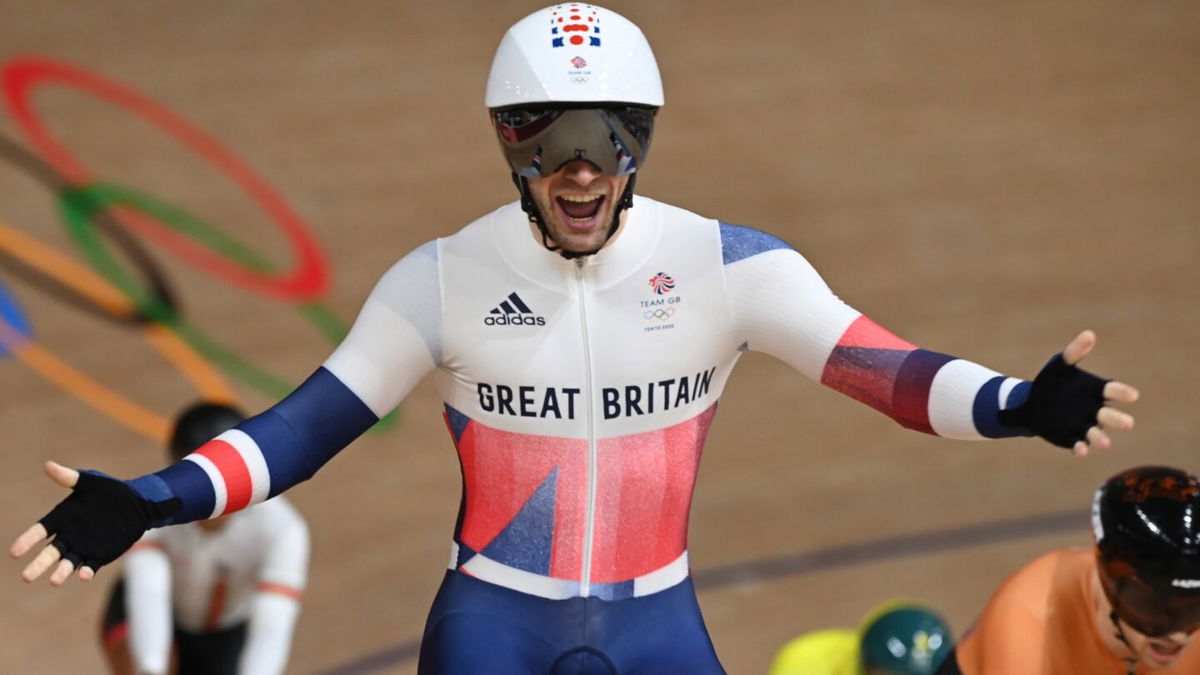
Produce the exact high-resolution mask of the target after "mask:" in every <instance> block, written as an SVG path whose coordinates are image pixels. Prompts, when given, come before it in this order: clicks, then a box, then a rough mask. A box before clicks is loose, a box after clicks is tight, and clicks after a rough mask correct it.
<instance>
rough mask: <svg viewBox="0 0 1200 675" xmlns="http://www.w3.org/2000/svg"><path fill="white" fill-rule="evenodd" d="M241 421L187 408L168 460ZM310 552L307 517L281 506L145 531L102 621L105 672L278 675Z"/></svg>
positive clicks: (236, 415) (217, 411)
mask: <svg viewBox="0 0 1200 675" xmlns="http://www.w3.org/2000/svg"><path fill="white" fill-rule="evenodd" d="M243 419H245V415H243V414H242V413H241V412H240V411H238V410H236V409H234V408H231V407H229V406H225V405H220V404H214V403H201V404H198V405H195V406H192V407H190V408H188V409H187V410H186V411H184V412H183V413H182V414H181V415H180V417H179V419H178V420H177V421H176V424H175V429H174V432H173V433H172V437H171V442H170V452H169V455H170V459H171V461H179V460H180V459H182V458H183V457H184V456H186V455H188V454H189V453H191V452H192V451H193V450H195V449H196V448H198V447H200V446H201V445H202V444H204V443H205V442H207V441H209V440H210V439H211V438H213V437H214V436H216V435H218V434H220V433H222V432H224V431H226V430H228V429H231V428H233V427H234V425H236V424H238V423H240V422H241V421H242V420H243ZM308 553H309V546H308V527H307V525H306V524H305V522H304V518H303V517H301V516H300V514H299V513H297V511H296V510H295V509H294V508H292V506H291V504H289V503H288V502H287V500H286V499H284V498H283V497H276V498H275V499H272V500H270V501H267V502H263V503H261V504H258V505H256V506H252V507H250V508H248V509H246V510H244V511H238V512H237V513H232V514H230V515H227V516H222V517H220V518H216V519H213V520H199V521H196V522H194V523H188V524H185V525H179V526H177V527H167V528H162V529H157V530H151V531H150V532H147V533H146V535H145V536H144V537H142V539H141V540H140V541H138V543H136V544H134V546H133V548H132V549H130V552H129V553H128V554H127V555H126V556H125V569H124V575H123V576H122V578H121V579H119V580H118V581H117V582H116V583H115V584H114V585H113V589H112V593H111V595H110V597H109V601H108V607H107V609H106V610H105V612H104V620H103V624H102V626H101V639H102V641H103V646H104V654H105V657H106V658H107V660H108V663H109V668H110V670H111V672H112V673H114V675H134V674H135V673H136V674H137V675H159V674H162V673H168V672H172V673H176V675H228V674H229V673H243V674H246V675H272V674H273V673H281V672H283V670H284V666H286V665H287V657H288V651H289V650H290V648H291V642H292V630H293V628H294V627H295V624H296V618H297V617H298V615H299V613H300V594H301V592H302V591H303V590H304V584H305V578H306V577H307V573H308ZM173 654H174V658H173V656H172V655H173ZM172 661H174V662H175V663H174V664H172Z"/></svg>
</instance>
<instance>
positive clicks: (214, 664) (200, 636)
mask: <svg viewBox="0 0 1200 675" xmlns="http://www.w3.org/2000/svg"><path fill="white" fill-rule="evenodd" d="M245 645H246V624H245V623H240V624H237V625H236V626H232V627H230V628H225V629H222V630H219V631H214V632H211V633H189V632H186V631H180V630H176V631H175V648H176V653H177V654H178V657H179V671H178V674H179V675H228V673H236V672H237V671H238V670H237V668H238V660H239V659H240V658H241V656H242V648H243V647H245Z"/></svg>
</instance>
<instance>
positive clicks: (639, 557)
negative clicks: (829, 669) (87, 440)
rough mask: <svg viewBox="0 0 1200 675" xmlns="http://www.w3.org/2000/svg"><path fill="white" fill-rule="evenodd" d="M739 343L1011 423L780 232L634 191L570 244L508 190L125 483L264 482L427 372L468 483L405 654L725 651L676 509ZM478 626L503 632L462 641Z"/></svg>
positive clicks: (827, 379) (915, 422) (300, 469)
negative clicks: (696, 586)
mask: <svg viewBox="0 0 1200 675" xmlns="http://www.w3.org/2000/svg"><path fill="white" fill-rule="evenodd" d="M748 349H749V350H755V351H760V352H765V353H768V354H771V355H773V356H776V357H778V358H780V359H782V360H784V361H786V362H787V363H789V364H790V365H792V366H793V367H794V368H796V369H797V370H799V371H800V372H802V373H804V374H805V375H807V376H808V377H810V378H812V379H814V380H818V381H820V382H821V383H823V384H825V385H827V386H829V387H831V388H833V389H836V390H838V391H841V392H843V393H845V394H847V395H849V396H852V397H854V398H856V399H858V400H860V401H863V402H864V403H866V404H868V405H870V406H871V407H874V408H876V409H878V410H880V411H881V412H883V413H885V414H887V415H889V416H891V417H892V418H894V419H895V420H896V421H897V422H899V423H900V424H902V425H904V426H906V427H909V428H913V429H918V430H921V431H924V432H927V433H932V434H937V435H941V436H948V437H953V438H962V439H977V438H984V437H1000V436H1012V435H1026V434H1028V432H1027V431H1025V430H1024V429H1013V428H1006V427H1004V426H1003V425H1002V424H1000V422H999V421H998V412H999V411H1000V410H1001V409H1003V408H1011V407H1014V406H1016V405H1019V404H1020V403H1021V402H1022V401H1023V400H1024V398H1025V396H1026V395H1027V391H1028V383H1027V382H1023V381H1021V380H1017V379H1013V378H1007V377H1004V376H1002V375H1000V374H998V373H996V372H994V371H991V370H988V369H986V368H984V367H982V366H979V365H977V364H974V363H971V362H969V361H965V360H961V359H956V358H954V357H951V356H946V355H943V354H938V353H935V352H929V351H926V350H923V349H919V348H917V347H916V346H915V345H912V344H910V343H908V342H905V341H904V340H902V339H900V338H898V337H896V336H894V335H892V334H891V333H889V332H887V331H886V330H884V329H882V328H880V327H879V326H878V325H877V324H875V323H874V322H872V321H871V320H870V319H868V318H867V317H865V316H863V315H862V314H860V313H859V312H857V311H856V310H854V309H853V308H851V307H849V306H847V305H846V304H845V303H843V302H842V301H841V300H839V299H838V298H837V297H836V296H835V295H834V294H833V293H832V292H831V291H830V290H829V288H828V287H827V286H826V285H825V283H824V282H823V281H822V280H821V278H820V276H819V275H818V274H817V272H816V271H815V270H814V269H813V268H812V266H811V265H809V263H808V262H807V261H806V260H805V259H804V258H803V257H802V256H801V255H800V254H799V253H797V252H796V251H795V250H793V249H792V248H791V247H790V246H788V245H787V244H785V243H784V242H782V241H780V240H779V239H776V238H775V237H772V236H770V235H768V234H765V233H762V232H759V231H757V230H753V229H750V228H745V227H740V226H736V225H728V224H725V223H720V222H718V221H715V220H710V219H706V218H702V217H700V216H698V215H695V214H693V213H690V212H688V211H684V210H681V209H678V208H675V207H672V206H669V205H667V204H663V203H660V202H656V201H653V200H651V199H648V198H646V197H638V198H637V199H636V201H635V208H633V209H631V210H630V211H628V216H627V222H626V223H625V226H624V228H623V231H622V232H621V233H620V234H619V236H617V237H616V238H615V239H614V240H613V241H611V242H610V243H609V245H608V246H606V247H605V248H604V249H603V250H601V251H600V252H599V253H597V254H595V255H591V256H587V257H584V258H580V259H577V260H567V259H564V258H562V257H561V256H559V255H557V254H555V253H552V252H550V251H548V250H546V249H545V248H544V247H543V246H542V245H541V244H540V243H539V241H538V239H537V238H536V237H535V236H534V234H533V233H532V232H531V229H530V225H529V221H528V218H527V217H526V216H525V214H524V213H523V212H522V211H521V209H520V208H519V206H518V205H517V204H515V203H514V204H509V205H507V206H504V207H502V208H500V209H498V210H497V211H495V212H493V213H491V214H489V215H487V216H485V217H483V218H481V219H479V220H478V221H476V222H474V223H472V224H471V225H469V226H468V227H466V228H465V229H463V230H462V231H460V232H458V233H457V234H454V235H453V236H450V237H446V238H443V239H438V240H436V241H433V242H430V243H428V244H426V245H424V246H422V247H420V248H418V249H416V250H415V251H413V252H412V253H410V254H409V255H408V256H406V257H405V258H403V259H402V260H401V261H400V262H398V263H397V264H396V265H395V266H393V267H392V269H391V270H389V271H388V272H387V273H386V274H385V275H384V276H383V278H382V279H381V280H380V282H379V284H378V285H377V286H376V288H375V290H374V291H373V292H372V294H371V296H370V297H369V298H368V300H367V302H366V304H365V306H364V307H363V309H362V312H361V314H360V315H359V317H358V319H357V321H356V323H355V325H354V328H353V330H352V331H351V332H350V335H349V336H348V337H347V338H346V340H345V341H344V342H343V343H342V344H341V345H340V346H339V347H338V349H337V350H336V351H335V352H334V353H333V355H332V356H330V358H329V359H328V360H327V361H326V362H325V363H324V365H323V366H322V367H321V368H320V369H319V370H318V371H317V372H316V373H315V374H314V375H313V376H312V377H311V378H309V379H308V380H307V381H306V382H305V383H304V384H303V385H301V386H300V387H299V388H298V389H297V391H295V392H294V393H293V394H292V395H290V396H289V397H288V398H286V399H285V400H283V401H282V402H280V403H279V404H277V405H276V406H274V407H272V408H271V409H269V410H267V411H266V412H264V413H263V414H261V415H258V416H256V417H254V418H251V419H250V420H248V421H246V422H245V423H243V424H241V425H239V427H238V428H237V429H235V430H232V431H229V432H226V433H225V434H222V435H221V436H219V437H218V438H217V439H215V440H214V441H212V442H210V443H209V444H207V445H205V446H203V447H202V448H201V449H200V450H198V451H197V452H196V453H195V454H193V455H191V456H190V457H189V458H188V459H187V460H185V461H183V462H181V463H179V464H177V465H175V466H172V467H169V468H167V469H165V470H163V471H161V472H159V473H158V474H154V475H152V476H147V477H144V478H142V479H138V480H137V481H133V484H134V486H135V487H136V488H138V489H139V491H142V492H143V494H157V495H159V496H158V497H157V498H158V499H161V498H162V495H163V494H164V493H163V491H164V490H165V491H167V492H168V493H169V494H170V495H171V496H176V497H180V498H181V499H182V501H183V504H184V507H183V511H182V512H181V513H180V514H178V515H177V516H176V517H175V518H174V521H175V522H182V521H186V520H191V519H196V518H206V517H209V516H214V515H219V514H221V513H225V512H228V511H230V510H234V509H238V508H242V507H245V506H246V505H248V504H251V503H255V502H258V501H261V500H264V499H267V498H268V497H270V496H273V495H275V494H278V493H280V492H282V491H283V490H285V489H287V488H288V487H290V486H292V485H294V484H296V483H297V482H299V481H301V480H304V479H306V478H308V477H309V476H311V475H312V474H313V473H314V472H315V471H316V470H317V469H318V468H319V467H320V466H321V465H322V464H324V463H325V462H326V461H327V460H328V459H329V458H330V457H332V456H333V455H334V454H335V453H336V452H337V451H338V450H340V449H341V448H342V447H343V446H345V445H346V444H347V443H349V442H350V441H351V440H353V439H354V438H355V437H357V436H358V435H359V434H360V433H362V432H363V431H365V430H366V429H367V428H368V427H369V426H371V424H373V423H374V422H375V421H376V420H377V419H378V418H379V417H381V416H383V415H385V414H386V413H388V412H389V411H390V410H391V409H392V408H394V407H395V406H396V405H398V404H399V403H400V402H401V401H402V400H403V399H404V397H405V396H406V395H407V394H408V392H409V391H410V390H411V389H412V388H413V386H414V385H415V384H416V383H417V382H418V380H420V379H421V378H422V377H424V376H425V375H426V374H427V373H430V372H433V374H434V377H435V379H436V383H437V387H438V391H439V392H440V394H441V396H442V398H443V401H444V402H445V419H446V424H447V427H448V428H449V431H450V434H451V436H452V438H453V440H454V444H455V446H456V448H457V450H458V454H459V458H460V460H461V463H462V473H463V498H462V504H461V508H460V512H459V518H458V523H457V524H456V527H455V532H454V543H453V556H452V559H451V563H450V568H451V570H452V571H451V572H450V573H449V574H448V575H447V583H446V585H445V586H444V587H443V590H442V593H441V594H439V599H438V601H437V603H436V604H435V607H434V611H433V614H431V616H430V623H429V626H428V627H427V633H426V642H427V644H426V648H425V649H424V650H423V654H422V672H470V671H471V669H472V668H473V667H481V666H480V665H479V663H485V664H488V672H551V670H552V669H554V668H557V669H559V670H554V672H611V671H614V670H615V671H618V672H721V671H720V666H719V665H718V664H717V662H716V657H715V655H713V654H712V646H711V643H710V642H709V641H708V637H707V635H706V634H705V633H704V628H703V624H702V621H701V620H700V618H699V614H698V610H697V609H696V606H695V600H694V596H693V594H692V591H691V586H690V582H688V560H687V521H688V510H689V506H690V503H691V499H692V490H693V485H694V482H695V477H696V471H697V466H698V464H699V461H700V451H701V448H702V447H703V445H704V439H705V436H706V434H707V432H708V428H709V425H710V424H711V422H712V418H713V414H714V412H715V410H716V404H717V400H718V398H719V397H720V395H721V391H722V389H723V388H724V386H725V382H726V380H727V378H728V377H729V374H730V371H731V370H732V369H733V366H734V364H735V363H736V362H737V360H738V357H739V356H740V355H741V353H742V352H743V351H746V350H748ZM658 598H662V599H663V600H662V601H661V602H662V604H664V605H665V606H666V607H667V609H662V608H660V609H661V611H664V612H667V614H666V615H667V616H670V620H657V621H654V622H653V623H652V624H650V623H647V624H646V625H642V624H641V623H639V622H638V620H635V619H633V618H631V617H634V616H635V615H636V616H638V617H641V619H642V620H646V621H648V619H645V617H646V616H654V611H655V609H654V608H655V604H654V603H656V602H658V600H657V599H658ZM622 607H629V608H634V607H637V608H638V609H637V611H636V612H632V613H631V612H623V613H622V610H621V608H622ZM554 612H566V614H563V615H561V616H558V617H557V618H552V615H553V613H554ZM612 612H617V613H616V614H613V613H612ZM514 614H519V615H521V617H523V618H521V617H514V616H513V615H514ZM689 614H690V615H694V616H686V617H685V615H689ZM472 617H474V618H472ZM604 617H610V618H604ZM623 626H624V628H625V629H623V628H622V627H623ZM543 629H544V630H543ZM489 630H491V631H492V632H493V633H496V632H498V633H500V634H503V635H505V636H506V637H504V639H496V638H495V636H494V635H493V638H491V639H493V640H495V641H496V642H497V644H492V645H486V644H484V643H483V642H480V643H478V646H477V647H473V646H472V645H473V644H475V643H474V641H475V640H485V641H486V639H488V638H484V637H482V636H483V634H484V633H487V632H488V631H489ZM631 631H632V632H631ZM672 631H675V632H672ZM508 633H512V634H511V635H508ZM512 643H518V646H516V647H511V648H509V647H505V645H510V644H512ZM672 644H677V645H679V648H677V649H676V648H674V647H668V645H672ZM447 645H448V646H447ZM473 650H474V651H478V652H480V653H481V654H485V656H484V657H482V658H486V659H487V660H485V661H482V662H473V661H470V659H471V656H470V654H471V652H472V651H473ZM497 650H499V652H498V651H497ZM568 652H569V653H571V656H570V657H564V656H563V654H564V653H568ZM455 659H458V660H455ZM506 659H507V660H509V661H511V662H512V663H511V667H508V666H504V665H503V664H504V663H505V662H506ZM672 659H677V660H672ZM678 659H692V660H691V661H684V660H678ZM473 663H475V665H474V666H473V665H472V664H473ZM571 664H574V665H571ZM592 667H595V668H596V670H595V671H592V670H588V668H592ZM570 668H575V669H574V670H571V669H570ZM605 668H608V670H605Z"/></svg>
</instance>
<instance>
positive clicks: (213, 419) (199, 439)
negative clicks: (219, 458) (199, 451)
mask: <svg viewBox="0 0 1200 675" xmlns="http://www.w3.org/2000/svg"><path fill="white" fill-rule="evenodd" d="M244 419H246V416H245V415H244V414H243V413H242V411H240V410H238V409H237V408H234V407H232V406H229V405H225V404H223V403H197V404H195V405H193V406H191V407H189V408H187V409H186V410H184V411H183V412H182V413H180V414H179V417H178V418H176V420H175V428H174V430H173V431H172V432H171V440H170V443H169V445H168V449H169V450H170V453H171V458H172V459H174V460H176V461H178V460H181V459H183V458H184V457H185V456H187V455H188V454H189V453H191V452H192V451H193V450H195V449H196V448H198V447H200V446H201V445H204V444H205V443H207V442H209V441H210V440H212V439H213V438H214V437H215V436H217V435H219V434H221V433H222V432H225V431H228V430H229V429H232V428H233V427H235V426H237V425H238V424H239V423H240V422H242V420H244Z"/></svg>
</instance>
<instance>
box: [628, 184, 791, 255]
mask: <svg viewBox="0 0 1200 675" xmlns="http://www.w3.org/2000/svg"><path fill="white" fill-rule="evenodd" d="M643 204H644V205H647V206H649V207H650V209H651V210H653V211H656V212H657V215H658V217H659V219H660V220H661V221H662V223H663V224H664V227H667V228H668V229H672V228H688V229H690V230H695V229H707V230H709V231H711V233H712V234H713V235H714V236H716V237H717V238H718V240H719V242H720V246H721V258H722V261H723V262H724V264H726V265H728V264H730V263H733V262H737V261H739V260H744V259H746V258H751V257H753V256H756V255H758V254H760V253H766V252H767V251H793V252H794V251H795V249H794V248H793V247H792V245H791V244H789V243H787V242H786V241H784V240H782V239H780V238H779V237H776V236H775V235H773V234H770V233H769V232H764V231H763V230H759V229H755V228H753V227H747V226H745V225H736V224H734V223H730V222H726V221H723V220H718V219H714V218H709V217H707V216H702V215H700V214H697V213H695V212H693V211H689V210H687V209H683V208H680V207H678V206H672V205H671V204H667V203H664V202H660V201H657V200H654V199H650V198H649V197H643V196H641V195H638V196H637V197H636V198H635V199H634V206H635V208H636V207H640V206H642V205H643Z"/></svg>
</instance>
